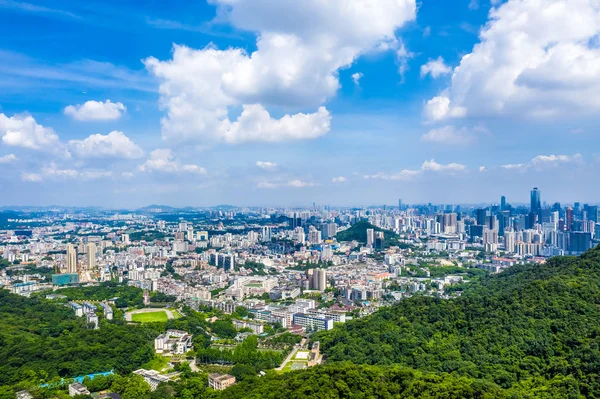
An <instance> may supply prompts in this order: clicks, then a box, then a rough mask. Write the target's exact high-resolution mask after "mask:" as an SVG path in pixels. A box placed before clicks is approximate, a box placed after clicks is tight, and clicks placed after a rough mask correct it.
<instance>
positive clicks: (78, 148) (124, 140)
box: [68, 130, 144, 159]
mask: <svg viewBox="0 0 600 399" xmlns="http://www.w3.org/2000/svg"><path fill="white" fill-rule="evenodd" d="M68 146H69V149H70V150H71V152H72V153H73V154H75V155H76V156H78V157H81V158H107V157H113V158H125V159H138V158H141V157H143V156H144V151H143V150H142V149H141V148H140V147H138V146H137V145H136V144H135V143H134V142H133V141H131V139H130V138H129V137H127V136H126V135H125V134H124V133H123V132H119V131H116V130H115V131H112V132H110V133H109V134H106V135H102V134H92V135H91V136H89V137H87V138H86V139H84V140H71V141H69V143H68Z"/></svg>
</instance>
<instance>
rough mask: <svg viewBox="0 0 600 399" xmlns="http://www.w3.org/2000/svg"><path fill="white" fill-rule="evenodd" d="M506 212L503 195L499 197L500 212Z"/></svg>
mask: <svg viewBox="0 0 600 399" xmlns="http://www.w3.org/2000/svg"><path fill="white" fill-rule="evenodd" d="M505 210H506V197H505V196H504V195H503V196H502V197H500V211H505Z"/></svg>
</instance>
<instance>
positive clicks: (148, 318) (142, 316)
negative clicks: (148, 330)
mask: <svg viewBox="0 0 600 399" xmlns="http://www.w3.org/2000/svg"><path fill="white" fill-rule="evenodd" d="M168 319H169V318H168V317H167V313H165V311H164V310H157V311H156V312H146V313H136V314H132V315H131V320H132V321H136V322H138V323H153V322H157V321H162V322H165V321H167V320H168Z"/></svg>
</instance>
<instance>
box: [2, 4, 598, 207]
mask: <svg viewBox="0 0 600 399" xmlns="http://www.w3.org/2000/svg"><path fill="white" fill-rule="evenodd" d="M174 3H175V4H169V6H168V7H165V3H164V2H160V1H147V2H140V1H119V2H116V1H102V2H100V1H86V2H76V1H66V0H63V1H50V0H49V1H30V2H21V1H16V0H0V60H1V61H2V62H1V63H0V139H1V140H0V185H1V186H2V192H3V195H2V200H1V201H0V202H1V205H50V204H60V205H97V206H105V207H109V208H112V207H137V206H144V205H147V204H150V203H161V204H169V205H176V206H185V205H197V206H204V205H215V204H220V203H230V204H236V205H293V206H297V205H298V206H301V205H307V204H312V202H313V201H316V202H317V203H321V204H329V205H369V204H383V203H387V204H394V203H396V202H397V199H398V198H402V199H403V200H404V201H405V202H409V203H423V202H434V203H478V202H494V201H496V202H497V201H498V198H499V197H500V195H506V196H507V197H508V199H509V201H513V202H526V201H527V198H528V192H529V190H530V188H531V187H532V186H534V185H535V186H539V187H541V189H542V193H543V200H545V201H548V202H553V201H562V202H573V201H582V202H593V203H596V202H598V201H599V198H600V185H598V184H597V182H596V181H597V173H596V172H597V170H598V167H599V166H600V150H599V149H600V136H599V134H598V128H597V126H598V125H599V124H598V122H599V117H598V115H600V113H599V112H598V111H600V96H598V93H599V92H600V48H599V47H600V9H599V8H598V5H597V2H595V1H594V0H508V1H499V0H495V1H493V0H492V1H491V2H490V0H479V1H476V0H456V1H450V2H449V1H441V0H429V1H428V0H423V1H421V2H418V3H416V2H415V1H414V0H378V1H375V2H373V1H368V0H356V1H353V2H352V3H349V2H347V1H345V0H329V1H320V0H306V1H303V2H296V1H284V0H263V1H255V0H252V1H251V0H209V1H208V2H206V1H203V0H196V1H178V2H174Z"/></svg>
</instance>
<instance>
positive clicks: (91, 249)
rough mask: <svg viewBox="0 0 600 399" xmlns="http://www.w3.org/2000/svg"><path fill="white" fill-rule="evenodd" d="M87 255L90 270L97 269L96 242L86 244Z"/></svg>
mask: <svg viewBox="0 0 600 399" xmlns="http://www.w3.org/2000/svg"><path fill="white" fill-rule="evenodd" d="M85 257H86V260H87V268H88V270H95V269H96V244H94V243H93V242H90V243H87V244H86V246H85Z"/></svg>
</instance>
